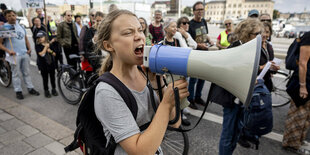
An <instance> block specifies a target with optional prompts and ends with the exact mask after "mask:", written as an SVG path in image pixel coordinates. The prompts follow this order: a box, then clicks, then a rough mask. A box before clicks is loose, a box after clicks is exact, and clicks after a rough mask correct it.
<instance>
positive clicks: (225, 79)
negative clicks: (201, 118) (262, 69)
mask: <svg viewBox="0 0 310 155" xmlns="http://www.w3.org/2000/svg"><path fill="white" fill-rule="evenodd" d="M261 42H262V39H261V36H260V35H258V36H257V37H256V38H255V39H253V40H251V41H249V42H247V43H245V44H242V45H240V46H238V47H235V48H229V49H225V50H219V51H200V50H192V49H189V48H180V47H172V46H164V45H154V46H152V47H145V48H144V51H143V52H144V58H143V65H144V66H145V67H148V68H149V69H150V70H151V72H153V73H159V74H164V73H166V72H167V71H169V72H170V73H171V74H175V75H182V76H185V77H193V78H199V79H203V80H207V81H210V82H212V83H215V84H217V85H218V86H220V87H222V88H224V89H226V90H227V91H229V92H230V93H231V94H233V95H234V96H236V97H238V98H239V100H240V101H241V102H242V103H243V104H244V105H245V106H246V107H247V106H248V105H249V103H250V101H251V97H252V93H253V89H254V85H255V82H256V77H257V72H258V68H259V59H260V53H261Z"/></svg>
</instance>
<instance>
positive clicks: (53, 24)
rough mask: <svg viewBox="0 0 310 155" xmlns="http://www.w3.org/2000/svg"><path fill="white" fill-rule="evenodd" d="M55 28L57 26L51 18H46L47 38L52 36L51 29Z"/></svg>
mask: <svg viewBox="0 0 310 155" xmlns="http://www.w3.org/2000/svg"><path fill="white" fill-rule="evenodd" d="M56 27H57V25H56V22H55V21H54V20H53V18H52V17H51V16H47V32H48V36H49V37H50V36H51V35H52V32H51V31H52V30H51V29H55V28H56Z"/></svg>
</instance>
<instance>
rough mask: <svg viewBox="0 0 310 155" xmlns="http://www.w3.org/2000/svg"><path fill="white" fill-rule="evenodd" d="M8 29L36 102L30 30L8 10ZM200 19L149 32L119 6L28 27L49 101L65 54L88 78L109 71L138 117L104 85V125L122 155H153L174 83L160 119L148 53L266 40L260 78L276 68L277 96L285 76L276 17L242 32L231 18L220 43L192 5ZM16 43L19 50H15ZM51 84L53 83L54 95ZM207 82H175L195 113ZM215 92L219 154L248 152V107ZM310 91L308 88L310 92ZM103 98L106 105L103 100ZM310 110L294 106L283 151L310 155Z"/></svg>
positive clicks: (3, 43) (161, 22) (8, 47)
mask: <svg viewBox="0 0 310 155" xmlns="http://www.w3.org/2000/svg"><path fill="white" fill-rule="evenodd" d="M1 9H2V14H1V16H0V17H1V18H0V19H1V21H0V22H1V23H0V24H1V25H3V24H4V25H14V26H15V30H16V32H17V34H18V37H16V38H10V39H7V38H0V49H1V50H3V51H5V52H6V54H7V58H12V59H8V60H10V65H11V69H12V77H13V87H14V91H15V93H16V98H17V99H23V98H24V96H23V93H22V88H21V79H20V77H19V73H22V77H23V79H24V82H25V84H26V86H27V88H28V91H29V93H30V94H32V95H36V96H38V95H40V93H39V92H38V91H36V90H35V89H34V86H33V84H32V82H31V76H30V74H29V69H30V68H29V61H30V55H31V47H30V43H29V41H28V38H27V33H26V30H25V28H24V27H22V26H20V25H19V24H18V23H17V22H16V13H15V11H13V10H6V7H5V5H4V6H3V5H2V4H1ZM192 9H193V14H194V17H193V18H192V19H191V20H190V19H189V18H188V17H186V16H183V17H181V18H179V19H177V20H174V19H172V18H165V19H164V17H163V14H162V12H161V11H160V10H156V11H155V12H154V20H153V21H152V23H150V24H149V25H148V23H147V20H146V19H144V18H143V17H137V16H136V15H135V14H133V13H131V12H130V11H127V10H119V9H118V8H117V7H116V5H112V6H111V7H110V9H109V14H107V15H105V14H104V13H102V12H100V11H95V10H91V11H90V12H89V19H90V21H89V23H88V24H87V25H83V24H82V22H81V16H79V15H75V16H74V21H73V14H72V11H69V10H68V11H65V12H64V14H63V19H64V21H63V22H61V23H59V24H56V23H55V21H54V20H53V19H52V18H51V17H50V16H49V17H48V20H47V21H45V18H44V16H43V15H42V9H36V13H37V16H36V17H34V18H32V19H30V15H29V16H28V17H29V19H30V20H29V21H30V23H29V25H30V29H31V31H32V34H33V35H32V36H33V37H32V39H33V41H34V43H35V52H36V54H37V66H38V69H39V70H40V74H41V76H42V81H43V88H44V95H45V97H47V98H50V97H51V96H57V95H58V93H57V90H56V85H55V72H56V71H57V70H58V69H59V68H60V65H62V64H63V63H64V61H63V56H62V53H64V54H65V57H66V60H67V63H68V64H69V65H71V66H72V67H73V69H77V65H81V66H82V69H83V70H84V71H85V72H86V73H91V72H97V71H98V74H99V75H102V74H103V73H105V72H110V73H112V74H113V75H114V76H115V77H117V78H118V79H119V80H120V81H121V82H122V83H123V84H124V85H125V86H126V87H128V88H129V90H130V91H131V93H132V94H133V95H134V97H135V99H136V101H137V106H138V116H137V118H136V119H134V118H133V117H132V114H131V112H130V111H129V109H128V108H127V107H126V104H124V101H123V99H122V98H121V96H120V95H119V94H118V93H117V92H116V90H115V89H114V88H113V87H111V86H110V85H109V84H107V83H105V82H100V83H99V84H98V86H97V88H96V93H95V94H96V95H95V112H96V116H97V118H98V120H99V121H100V122H101V124H102V126H103V130H104V132H105V135H106V137H107V139H110V137H111V136H113V137H114V140H115V142H116V143H118V144H119V145H117V147H116V150H115V154H126V153H128V154H135V153H140V154H154V153H155V152H161V151H160V144H161V142H162V141H163V137H164V134H165V132H166V130H167V125H168V122H169V120H171V119H172V118H174V116H175V108H174V103H175V101H174V100H175V98H174V93H173V88H172V84H169V85H167V86H165V85H164V86H163V87H162V88H159V87H158V88H154V94H157V93H158V92H157V91H156V90H159V89H161V91H162V93H163V96H162V97H160V98H158V97H155V101H156V104H157V105H159V106H158V109H157V111H156V112H154V111H152V110H151V109H152V108H151V107H152V105H151V101H150V98H149V95H150V92H149V91H148V89H147V87H146V85H145V84H146V83H147V82H146V77H145V76H144V74H141V71H140V70H139V69H138V68H137V66H140V65H142V62H143V51H141V47H144V46H145V45H148V46H151V45H155V44H162V45H167V46H175V47H181V48H190V49H197V50H201V51H208V50H209V48H210V47H212V46H214V45H215V46H216V47H218V49H219V50H222V49H227V48H234V47H237V46H241V45H242V44H244V43H247V42H249V41H250V40H252V39H254V38H256V36H257V35H261V36H262V48H261V57H260V60H259V69H258V70H259V72H260V71H262V70H263V68H264V67H265V65H266V64H267V62H271V63H272V64H271V67H270V70H269V71H268V72H267V74H266V75H265V76H264V84H265V85H266V87H267V88H268V90H269V91H270V92H271V91H272V89H273V84H272V80H271V78H272V76H273V74H274V71H277V70H279V69H280V67H279V66H277V65H276V64H275V63H274V62H273V59H274V50H273V47H272V44H271V35H272V25H271V21H272V20H271V17H270V15H269V14H259V12H258V11H257V10H251V11H250V12H249V14H248V18H247V19H245V20H243V21H242V22H240V23H239V24H238V25H236V26H235V24H234V23H233V20H232V19H225V20H224V22H223V24H224V25H225V30H224V31H222V32H220V34H219V35H218V37H217V39H216V43H214V42H213V41H212V40H211V39H210V36H209V35H208V32H209V29H208V24H207V21H206V20H205V19H204V14H205V13H204V11H205V8H204V4H203V2H200V1H198V2H196V3H195V4H194V5H193V8H192ZM309 39H310V36H309V32H307V33H305V34H304V36H303V37H302V39H301V43H300V45H301V47H300V58H299V69H298V70H296V71H295V72H294V74H293V77H295V78H296V79H297V80H298V81H299V83H300V96H301V97H302V98H307V97H308V90H309V89H307V88H309V87H310V81H309V80H310V75H308V73H310V72H309V71H308V69H310V66H309V63H308V61H309V57H310V40H309ZM10 42H11V43H12V44H10ZM91 53H97V54H100V55H103V56H104V57H105V58H104V60H103V62H102V64H100V63H98V62H96V63H94V62H93V61H92V60H88V55H89V54H91ZM70 54H76V55H81V56H82V58H81V64H78V62H77V61H76V60H72V59H70V58H69V55H70ZM149 76H150V77H149V79H151V83H154V84H153V86H161V85H163V84H164V83H165V82H164V77H163V76H160V79H159V81H160V84H159V85H157V84H155V83H156V82H158V81H156V80H155V79H156V78H155V77H154V76H155V75H154V74H150V75H149ZM48 81H50V83H51V87H52V89H51V91H50V89H49V85H48ZM204 83H205V80H202V79H196V78H189V79H188V81H187V80H184V79H183V80H179V81H176V82H175V83H174V86H175V87H178V89H179V97H180V99H183V98H187V100H188V101H189V102H190V105H189V107H190V108H192V109H198V105H197V104H199V105H203V106H205V105H206V102H205V101H204V100H203V99H202V89H203V87H204ZM212 85H213V87H212V89H210V93H211V97H212V99H211V101H212V102H214V103H217V104H220V105H222V106H223V124H222V133H221V137H220V143H219V154H220V155H230V154H233V151H234V149H235V148H236V146H237V143H239V144H240V145H241V146H243V147H246V148H249V147H250V144H249V140H248V139H247V138H246V137H244V136H243V134H242V130H241V129H240V128H239V127H238V124H239V123H240V121H242V118H241V116H242V113H243V109H244V107H243V104H242V103H241V102H240V101H239V100H238V99H236V97H235V96H233V95H232V94H230V93H229V92H228V91H226V90H225V89H223V88H221V87H219V86H216V85H215V84H212ZM308 86H309V87H308ZM103 99H104V100H103ZM189 113H190V112H189V110H188V109H187V108H185V109H183V110H182V117H181V118H182V119H180V121H178V122H177V123H175V124H173V125H170V126H173V127H179V126H180V125H181V124H182V125H184V126H189V125H190V124H191V122H189V121H188V120H187V119H186V116H185V114H189ZM309 120H310V103H309V102H306V103H305V104H304V105H298V106H296V104H295V103H294V102H292V103H291V106H290V110H289V113H288V117H287V120H286V124H285V133H284V137H283V147H284V148H287V149H289V150H293V151H295V152H300V151H302V152H303V153H305V152H307V151H309V150H305V149H301V146H302V145H306V144H307V142H305V141H304V140H305V137H306V136H305V135H306V134H307V132H308V129H309V126H310V121H309ZM146 122H151V123H150V125H149V127H148V128H147V129H146V130H145V131H144V132H141V131H140V130H139V126H141V125H143V124H144V123H146Z"/></svg>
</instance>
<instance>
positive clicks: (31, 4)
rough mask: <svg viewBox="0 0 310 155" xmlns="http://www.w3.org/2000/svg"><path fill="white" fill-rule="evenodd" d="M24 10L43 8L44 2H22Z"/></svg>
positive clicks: (28, 0) (25, 0)
mask: <svg viewBox="0 0 310 155" xmlns="http://www.w3.org/2000/svg"><path fill="white" fill-rule="evenodd" d="M20 2H21V4H22V7H23V8H43V7H44V3H43V0H20Z"/></svg>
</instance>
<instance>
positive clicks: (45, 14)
mask: <svg viewBox="0 0 310 155" xmlns="http://www.w3.org/2000/svg"><path fill="white" fill-rule="evenodd" d="M43 5H44V8H43V10H44V20H43V21H45V22H44V24H45V32H46V39H47V40H48V30H47V18H46V17H47V12H46V4H45V0H43Z"/></svg>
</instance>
